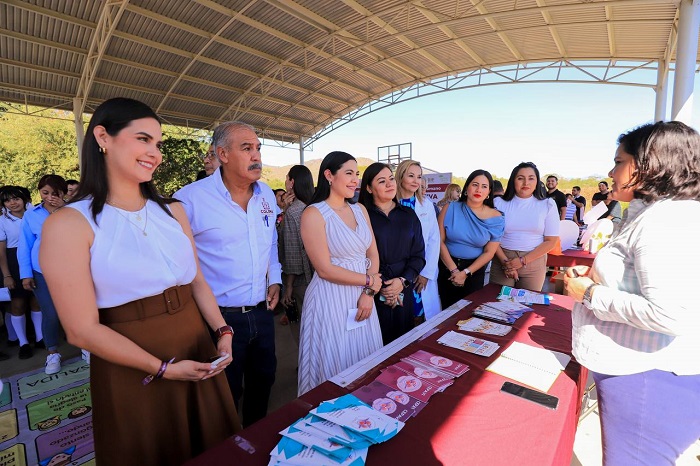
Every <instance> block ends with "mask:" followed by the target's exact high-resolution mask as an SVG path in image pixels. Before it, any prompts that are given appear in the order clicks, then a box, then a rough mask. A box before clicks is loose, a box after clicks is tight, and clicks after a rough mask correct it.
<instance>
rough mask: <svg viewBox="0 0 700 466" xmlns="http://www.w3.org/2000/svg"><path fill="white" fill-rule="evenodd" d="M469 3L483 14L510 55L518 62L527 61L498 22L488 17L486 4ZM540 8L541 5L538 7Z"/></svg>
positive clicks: (480, 1)
mask: <svg viewBox="0 0 700 466" xmlns="http://www.w3.org/2000/svg"><path fill="white" fill-rule="evenodd" d="M469 2H470V3H471V4H472V5H474V7H475V8H476V11H478V12H479V14H481V17H482V18H483V19H484V20H485V21H486V22H487V23H488V24H489V26H491V29H493V31H494V32H495V33H496V34H497V35H498V37H499V38H500V39H501V42H503V44H504V45H505V46H506V47H507V48H508V50H510V53H512V54H513V56H514V57H515V59H516V60H518V61H522V60H524V59H525V57H523V55H522V54H521V53H520V51H519V50H518V49H517V48H516V47H515V44H513V41H511V40H510V38H509V37H508V36H507V35H506V33H505V32H503V31H500V30H499V27H498V24H497V23H496V20H495V19H494V18H492V17H490V16H487V15H488V14H489V11H488V10H487V9H486V7H485V6H484V3H483V1H482V0H469ZM538 6H539V5H538Z"/></svg>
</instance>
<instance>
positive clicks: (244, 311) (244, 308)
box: [241, 306, 255, 314]
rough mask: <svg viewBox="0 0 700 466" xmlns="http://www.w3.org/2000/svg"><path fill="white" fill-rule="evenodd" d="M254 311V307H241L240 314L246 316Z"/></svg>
mask: <svg viewBox="0 0 700 466" xmlns="http://www.w3.org/2000/svg"><path fill="white" fill-rule="evenodd" d="M254 309H255V306H241V314H247V313H248V312H250V311H252V310H254Z"/></svg>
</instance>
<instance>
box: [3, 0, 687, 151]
mask: <svg viewBox="0 0 700 466" xmlns="http://www.w3.org/2000/svg"><path fill="white" fill-rule="evenodd" d="M678 10H679V0H609V1H601V0H413V1H402V0H342V1H341V0H295V1H291V0H217V1H212V0H133V1H128V0H103V1H99V2H98V1H92V0H6V1H2V2H0V100H5V101H10V102H20V103H26V104H30V105H38V106H42V107H53V108H62V109H66V110H73V106H74V98H76V97H77V98H79V99H80V100H78V101H76V102H77V109H78V110H85V111H86V112H90V111H91V109H93V108H94V107H96V106H97V105H98V104H99V103H101V102H102V101H104V100H105V99H108V98H111V97H116V96H127V97H133V98H135V99H139V100H141V101H144V102H146V103H148V104H149V105H151V106H152V107H153V108H154V109H156V110H157V112H158V114H159V115H161V116H162V117H163V118H164V119H165V120H166V121H167V122H168V123H172V124H177V125H183V126H189V127H196V128H208V127H213V126H214V125H216V123H217V122H220V121H225V120H229V119H241V120H244V121H246V122H248V123H250V124H252V125H254V126H255V127H257V128H258V129H260V130H261V133H262V135H263V136H264V137H267V138H272V139H277V140H280V141H291V142H298V141H299V138H300V137H304V138H308V137H311V136H312V135H314V134H317V133H319V132H320V131H322V130H323V129H324V128H327V127H328V126H329V125H332V124H333V122H334V121H337V120H338V119H340V118H342V117H344V116H345V115H347V114H349V113H351V112H352V111H354V110H356V109H359V108H361V107H362V106H363V105H366V104H367V103H368V102H371V101H373V100H375V99H379V98H381V97H382V96H386V95H387V94H390V93H392V92H394V91H398V90H401V89H405V88H407V87H409V86H412V85H415V84H417V83H428V82H429V81H431V80H434V79H436V78H440V77H445V76H454V75H456V74H458V73H462V72H468V71H470V70H486V71H493V69H494V67H496V68H497V67H501V66H505V65H512V64H518V65H519V66H520V65H527V64H529V63H531V64H535V63H542V62H547V61H550V62H551V61H557V60H561V61H563V62H566V63H570V62H573V61H584V60H585V61H591V60H603V61H606V62H614V61H615V60H625V61H633V62H643V61H647V62H648V61H660V62H661V63H665V65H664V66H666V67H667V66H668V63H670V62H671V61H673V60H674V58H675V46H676V29H677V21H678Z"/></svg>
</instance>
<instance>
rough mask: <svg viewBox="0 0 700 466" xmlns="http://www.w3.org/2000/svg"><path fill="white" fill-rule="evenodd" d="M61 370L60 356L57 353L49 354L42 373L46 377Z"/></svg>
mask: <svg viewBox="0 0 700 466" xmlns="http://www.w3.org/2000/svg"><path fill="white" fill-rule="evenodd" d="M60 370H61V355H60V354H58V353H51V354H49V355H48V356H47V357H46V368H45V369H44V372H46V373H47V374H48V375H51V374H55V373H57V372H58V371H60Z"/></svg>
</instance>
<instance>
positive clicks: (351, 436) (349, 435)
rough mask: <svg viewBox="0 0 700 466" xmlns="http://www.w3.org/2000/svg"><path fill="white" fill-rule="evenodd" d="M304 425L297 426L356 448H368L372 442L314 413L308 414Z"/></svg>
mask: <svg viewBox="0 0 700 466" xmlns="http://www.w3.org/2000/svg"><path fill="white" fill-rule="evenodd" d="M303 421H304V422H303V425H301V424H297V425H296V426H297V428H299V429H301V430H303V431H305V432H309V433H310V434H312V435H317V436H324V435H325V436H326V437H327V438H328V439H329V440H331V441H333V442H335V443H339V444H341V445H345V446H347V447H350V448H352V449H354V450H358V449H362V448H367V447H369V446H370V445H372V442H370V441H369V440H367V439H366V438H364V437H363V436H361V435H360V434H356V433H354V432H352V431H349V430H347V429H343V428H342V427H341V426H339V425H338V424H336V423H335V422H331V421H327V420H325V419H323V418H320V417H318V416H314V415H313V414H307V415H306V417H304V419H303ZM319 432H320V433H319Z"/></svg>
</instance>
